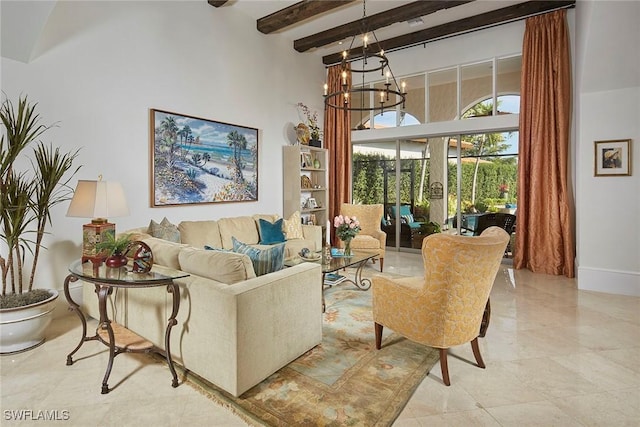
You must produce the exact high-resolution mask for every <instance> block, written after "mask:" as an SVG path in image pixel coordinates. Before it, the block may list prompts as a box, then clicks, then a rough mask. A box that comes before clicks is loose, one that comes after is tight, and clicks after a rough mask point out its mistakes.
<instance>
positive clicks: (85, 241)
mask: <svg viewBox="0 0 640 427" xmlns="http://www.w3.org/2000/svg"><path fill="white" fill-rule="evenodd" d="M107 233H112V234H113V235H114V236H115V234H116V225H115V224H112V223H110V222H107V221H106V220H100V221H91V223H90V224H85V225H83V226H82V262H83V263H84V262H87V261H91V262H92V263H94V264H101V263H102V261H104V260H105V258H106V256H105V255H103V254H102V253H100V252H98V251H97V250H96V245H97V244H98V243H100V242H102V241H103V240H104V239H105V235H106V234H107Z"/></svg>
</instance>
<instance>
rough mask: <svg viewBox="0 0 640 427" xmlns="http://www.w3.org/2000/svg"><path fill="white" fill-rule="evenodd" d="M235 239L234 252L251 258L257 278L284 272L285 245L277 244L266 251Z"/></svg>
mask: <svg viewBox="0 0 640 427" xmlns="http://www.w3.org/2000/svg"><path fill="white" fill-rule="evenodd" d="M232 239H233V251H234V252H236V253H241V254H246V255H247V256H248V257H249V258H251V262H252V263H253V271H255V273H256V276H262V275H264V274H268V273H272V272H274V271H278V270H282V268H283V267H284V247H285V243H277V244H275V245H271V246H269V247H268V248H266V249H262V248H257V247H254V246H249V245H247V244H245V243H243V242H241V241H239V240H238V239H236V238H235V237H233V238H232Z"/></svg>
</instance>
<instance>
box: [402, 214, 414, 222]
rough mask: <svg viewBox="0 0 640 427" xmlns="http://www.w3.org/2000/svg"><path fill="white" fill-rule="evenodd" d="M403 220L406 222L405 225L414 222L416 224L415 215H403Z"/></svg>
mask: <svg viewBox="0 0 640 427" xmlns="http://www.w3.org/2000/svg"><path fill="white" fill-rule="evenodd" d="M402 219H403V220H404V223H405V224H411V223H412V222H414V220H413V215H411V214H407V215H402Z"/></svg>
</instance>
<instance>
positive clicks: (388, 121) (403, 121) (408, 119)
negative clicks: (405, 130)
mask: <svg viewBox="0 0 640 427" xmlns="http://www.w3.org/2000/svg"><path fill="white" fill-rule="evenodd" d="M373 122H374V123H375V128H376V129H383V128H392V127H393V128H394V127H396V126H410V125H419V124H420V121H419V120H418V119H417V118H415V117H414V116H413V115H411V114H409V113H407V112H405V111H401V112H400V122H399V123H398V113H397V112H396V111H385V112H384V113H378V114H376V115H375V116H374V117H373ZM364 127H365V129H370V128H371V120H367V121H366V122H365V123H364Z"/></svg>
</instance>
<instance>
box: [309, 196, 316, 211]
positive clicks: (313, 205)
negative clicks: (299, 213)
mask: <svg viewBox="0 0 640 427" xmlns="http://www.w3.org/2000/svg"><path fill="white" fill-rule="evenodd" d="M317 207H318V202H316V199H315V198H313V197H309V198H308V199H307V209H316V208H317Z"/></svg>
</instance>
